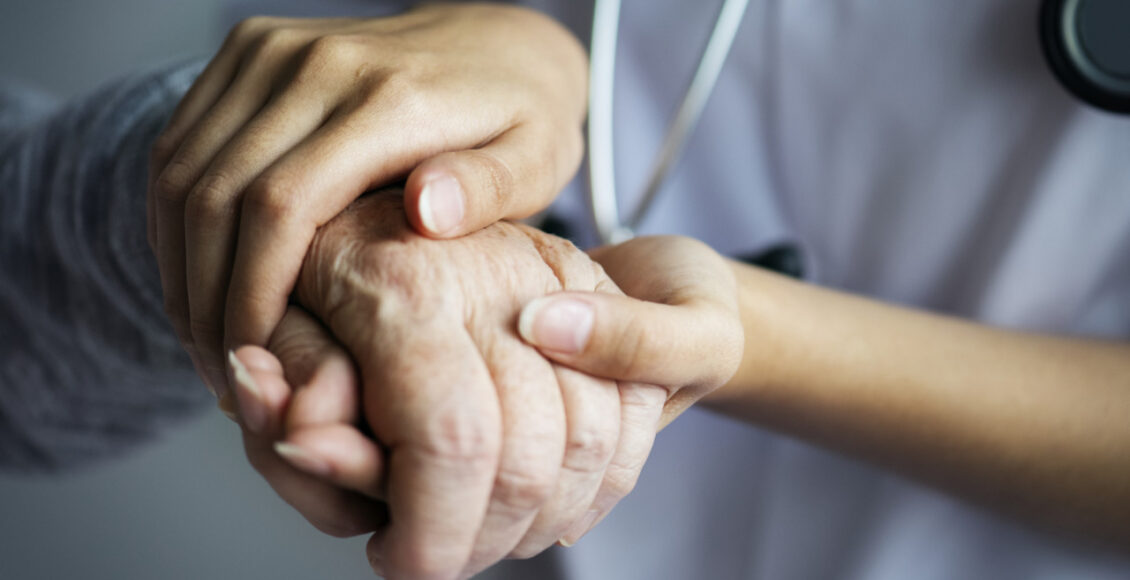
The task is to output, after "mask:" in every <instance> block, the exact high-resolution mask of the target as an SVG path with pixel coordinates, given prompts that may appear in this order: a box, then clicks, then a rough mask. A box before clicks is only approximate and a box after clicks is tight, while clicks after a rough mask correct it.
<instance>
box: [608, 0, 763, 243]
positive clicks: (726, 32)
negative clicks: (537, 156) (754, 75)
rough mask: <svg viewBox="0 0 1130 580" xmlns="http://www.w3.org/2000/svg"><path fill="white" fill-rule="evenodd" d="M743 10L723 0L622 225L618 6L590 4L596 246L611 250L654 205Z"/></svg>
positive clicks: (616, 1) (614, 1)
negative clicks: (616, 109)
mask: <svg viewBox="0 0 1130 580" xmlns="http://www.w3.org/2000/svg"><path fill="white" fill-rule="evenodd" d="M748 7H749V0H725V2H724V3H723V5H722V10H721V11H720V12H719V14H718V20H717V21H716V22H715V24H714V30H713V31H712V32H711V33H710V40H709V41H708V42H707V45H706V49H705V50H704V51H703V54H702V58H700V59H699V64H698V69H697V70H696V71H695V75H694V79H693V80H692V81H691V84H690V88H688V89H687V92H686V94H685V95H684V96H683V101H682V103H681V104H680V106H679V110H678V112H677V113H676V115H675V118H674V119H673V120H672V122H671V124H670V126H669V127H668V128H667V134H666V137H665V138H664V139H663V145H662V147H661V148H660V150H659V154H658V155H657V156H656V159H655V161H654V164H653V166H652V169H651V172H650V174H649V177H648V180H647V182H646V185H645V187H644V190H643V194H642V195H641V197H640V202H639V204H638V205H637V206H636V209H635V211H633V212H632V213H631V214H630V217H629V219H628V221H627V222H624V221H623V220H621V218H620V207H619V195H618V194H617V190H616V164H615V157H614V148H615V141H614V129H613V123H614V113H613V108H614V103H615V80H616V48H617V45H618V35H619V30H620V8H621V6H620V0H596V2H595V5H594V9H593V33H592V47H591V51H590V52H591V57H590V58H591V62H590V65H589V75H590V78H589V122H588V147H589V162H588V167H589V197H590V200H589V201H590V206H591V210H592V219H593V225H594V226H595V227H596V230H597V235H598V236H599V237H600V241H601V243H603V244H614V243H619V242H622V241H625V240H627V239H630V238H631V237H632V236H633V235H634V231H635V230H636V229H637V228H638V227H639V225H640V223H642V222H643V219H644V218H645V217H646V216H647V212H648V210H649V209H651V207H652V206H653V205H654V204H655V198H656V196H657V195H658V194H659V191H660V189H661V188H662V186H663V183H664V182H665V181H666V179H667V175H668V174H669V173H670V172H671V169H672V168H673V167H674V166H675V164H676V163H677V162H678V160H679V158H680V157H681V156H682V153H683V150H684V149H685V148H686V144H687V141H688V140H689V139H690V137H691V135H692V134H693V132H694V129H695V127H697V126H698V122H699V120H700V119H701V118H702V112H703V111H704V110H705V109H706V104H707V102H708V101H709V100H710V95H711V94H712V93H713V92H714V87H715V86H716V85H717V84H718V77H719V75H720V74H721V72H722V67H723V65H725V63H726V58H727V56H729V54H730V49H731V48H732V47H733V45H734V40H735V39H736V38H737V33H738V29H739V28H740V27H741V23H742V20H743V18H744V16H745V12H746V9H747V8H748Z"/></svg>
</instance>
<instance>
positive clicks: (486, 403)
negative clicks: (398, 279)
mask: <svg viewBox="0 0 1130 580" xmlns="http://www.w3.org/2000/svg"><path fill="white" fill-rule="evenodd" d="M335 333H337V334H339V335H341V332H339V329H337V328H336V327H335ZM381 340H382V341H387V342H382V343H381V344H380V345H373V344H371V343H370V344H368V345H365V344H364V343H353V342H351V341H349V340H346V344H358V345H359V346H363V348H362V349H361V351H364V352H370V353H374V356H369V357H367V358H366V359H365V360H364V361H363V362H362V376H363V377H364V380H365V382H366V387H365V388H366V401H365V405H366V417H367V418H368V419H369V421H370V424H371V425H372V427H373V429H374V430H375V432H376V435H377V438H378V440H380V441H381V442H382V443H384V444H385V445H386V447H387V449H388V451H389V455H388V473H389V478H388V494H387V495H388V503H389V509H390V519H391V522H392V523H391V525H390V527H389V528H388V530H387V533H385V534H383V535H382V538H383V540H382V542H380V545H381V546H383V549H382V553H371V554H370V555H371V556H373V557H374V558H380V559H382V560H383V563H384V566H386V567H387V571H388V573H389V575H390V576H391V577H405V578H417V577H419V578H432V577H444V578H446V577H453V576H455V575H456V574H457V573H458V572H459V571H460V570H462V569H463V568H464V566H465V565H466V564H467V561H468V559H469V558H470V555H471V550H472V544H473V542H474V540H475V536H476V533H477V532H478V530H479V528H480V526H481V524H482V521H483V516H484V514H485V512H486V509H487V504H488V500H489V498H490V496H491V488H492V487H493V485H492V484H493V482H494V479H495V473H496V471H497V467H498V455H499V451H500V448H501V442H500V439H501V429H500V428H499V425H500V424H501V423H500V421H501V419H500V417H499V408H498V402H497V398H496V395H495V393H494V386H493V384H492V381H491V376H490V373H489V372H488V370H487V369H486V368H485V365H484V364H483V362H482V359H481V358H480V356H479V354H478V351H477V348H476V346H475V344H474V343H473V342H472V341H471V339H470V338H469V337H468V336H467V335H466V333H465V331H464V330H463V328H462V327H459V328H454V329H453V328H426V327H425V328H421V325H419V324H413V325H408V326H405V327H404V328H390V327H389V325H384V326H383V328H382V338H381ZM351 349H352V347H351ZM352 350H356V349H352ZM407 355H410V356H407ZM370 395H371V396H370ZM374 545H375V544H374Z"/></svg>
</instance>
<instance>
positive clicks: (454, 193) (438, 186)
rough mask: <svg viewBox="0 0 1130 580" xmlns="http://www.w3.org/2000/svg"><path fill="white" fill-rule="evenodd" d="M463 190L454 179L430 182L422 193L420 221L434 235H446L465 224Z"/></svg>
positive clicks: (440, 179)
mask: <svg viewBox="0 0 1130 580" xmlns="http://www.w3.org/2000/svg"><path fill="white" fill-rule="evenodd" d="M464 211H465V207H464V200H463V188H462V187H461V186H460V185H459V181H458V180H457V179H455V178H454V177H440V178H437V179H433V180H431V181H429V182H428V183H427V184H426V185H424V190H423V191H422V192H420V221H422V222H424V228H425V229H427V230H428V231H429V232H432V233H433V234H446V233H448V232H450V231H451V230H454V229H455V228H457V227H459V224H461V223H463V213H464Z"/></svg>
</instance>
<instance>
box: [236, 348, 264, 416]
mask: <svg viewBox="0 0 1130 580" xmlns="http://www.w3.org/2000/svg"><path fill="white" fill-rule="evenodd" d="M228 364H230V365H231V368H232V375H233V376H234V377H235V384H236V389H235V398H236V399H237V400H238V402H239V415H240V416H241V417H243V425H244V427H247V430H248V431H251V432H252V433H260V432H262V431H263V428H264V427H266V424H267V412H266V410H265V409H264V405H265V403H264V402H263V391H261V390H260V389H259V385H258V384H256V383H255V379H254V378H253V377H252V376H251V373H249V372H247V367H245V366H243V362H241V361H240V360H239V357H237V356H235V352H234V351H228Z"/></svg>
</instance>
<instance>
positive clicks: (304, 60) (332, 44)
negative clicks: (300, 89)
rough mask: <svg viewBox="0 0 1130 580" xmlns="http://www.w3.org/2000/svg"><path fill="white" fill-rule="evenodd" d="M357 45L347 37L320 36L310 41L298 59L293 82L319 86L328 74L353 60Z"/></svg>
mask: <svg viewBox="0 0 1130 580" xmlns="http://www.w3.org/2000/svg"><path fill="white" fill-rule="evenodd" d="M356 53H357V47H356V46H355V43H354V42H353V41H352V40H351V39H350V38H348V37H345V36H341V35H328V36H322V37H319V38H316V39H314V40H313V41H311V42H310V43H309V44H308V45H307V46H306V48H305V50H304V51H303V52H302V54H301V56H300V57H299V60H298V68H297V71H296V73H295V77H294V82H295V84H297V85H300V86H319V85H321V84H323V83H324V82H325V79H326V78H327V77H329V76H333V75H334V74H335V73H338V72H339V71H341V70H344V69H346V68H347V67H349V66H351V65H352V63H354V62H355V58H354V57H355V55H356Z"/></svg>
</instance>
